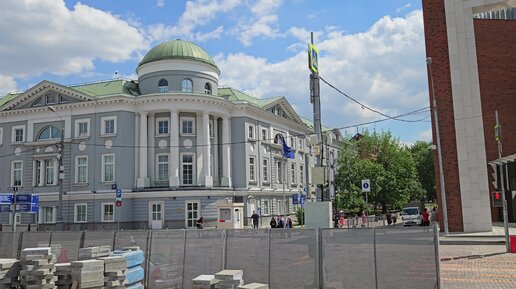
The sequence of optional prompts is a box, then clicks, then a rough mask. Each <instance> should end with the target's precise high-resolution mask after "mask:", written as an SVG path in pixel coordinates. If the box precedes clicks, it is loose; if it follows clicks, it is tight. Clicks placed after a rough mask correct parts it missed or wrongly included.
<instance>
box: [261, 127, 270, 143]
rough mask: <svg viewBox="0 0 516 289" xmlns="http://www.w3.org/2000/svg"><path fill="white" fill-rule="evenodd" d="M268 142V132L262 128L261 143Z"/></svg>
mask: <svg viewBox="0 0 516 289" xmlns="http://www.w3.org/2000/svg"><path fill="white" fill-rule="evenodd" d="M268 140H269V130H268V129H266V128H262V141H268Z"/></svg>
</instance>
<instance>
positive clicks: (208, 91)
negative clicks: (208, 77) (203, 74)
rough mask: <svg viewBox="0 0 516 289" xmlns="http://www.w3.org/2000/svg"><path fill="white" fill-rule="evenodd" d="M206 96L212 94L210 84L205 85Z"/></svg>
mask: <svg viewBox="0 0 516 289" xmlns="http://www.w3.org/2000/svg"><path fill="white" fill-rule="evenodd" d="M204 94H211V85H210V83H208V82H206V84H205V85H204Z"/></svg>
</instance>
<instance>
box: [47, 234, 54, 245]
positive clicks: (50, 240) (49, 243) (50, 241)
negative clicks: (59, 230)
mask: <svg viewBox="0 0 516 289" xmlns="http://www.w3.org/2000/svg"><path fill="white" fill-rule="evenodd" d="M53 234H54V232H52V231H50V238H48V246H49V247H52V235H53Z"/></svg>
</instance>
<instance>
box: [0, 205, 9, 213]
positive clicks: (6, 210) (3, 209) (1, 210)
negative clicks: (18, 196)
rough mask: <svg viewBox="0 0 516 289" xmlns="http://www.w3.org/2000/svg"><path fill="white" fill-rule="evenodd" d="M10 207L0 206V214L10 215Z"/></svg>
mask: <svg viewBox="0 0 516 289" xmlns="http://www.w3.org/2000/svg"><path fill="white" fill-rule="evenodd" d="M10 212H11V205H0V213H10Z"/></svg>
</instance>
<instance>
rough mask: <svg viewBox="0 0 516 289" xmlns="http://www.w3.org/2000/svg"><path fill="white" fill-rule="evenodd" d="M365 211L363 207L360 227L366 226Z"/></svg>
mask: <svg viewBox="0 0 516 289" xmlns="http://www.w3.org/2000/svg"><path fill="white" fill-rule="evenodd" d="M366 218H367V217H366V211H365V209H364V210H362V227H365V226H366V223H367V220H366Z"/></svg>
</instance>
